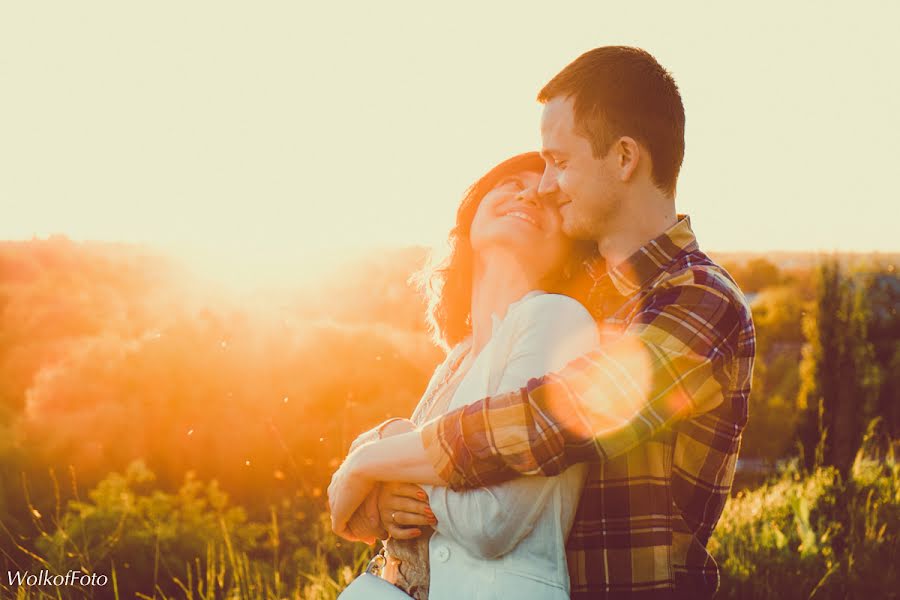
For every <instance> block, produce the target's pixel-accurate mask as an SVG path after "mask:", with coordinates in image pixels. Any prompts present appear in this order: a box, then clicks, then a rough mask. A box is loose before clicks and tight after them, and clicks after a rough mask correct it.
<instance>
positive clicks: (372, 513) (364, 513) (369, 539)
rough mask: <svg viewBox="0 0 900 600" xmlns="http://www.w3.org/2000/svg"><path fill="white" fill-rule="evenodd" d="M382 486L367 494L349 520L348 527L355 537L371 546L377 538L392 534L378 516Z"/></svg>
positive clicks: (380, 538)
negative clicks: (386, 529)
mask: <svg viewBox="0 0 900 600" xmlns="http://www.w3.org/2000/svg"><path fill="white" fill-rule="evenodd" d="M380 488H381V486H380V485H378V486H376V487H375V489H374V490H373V491H372V493H371V494H369V495H368V496H366V501H365V502H363V505H362V506H360V507H359V508H357V509H356V512H354V513H353V516H352V517H350V521H348V522H347V528H348V529H349V530H350V533H351V534H352V535H353V537H354V538H355V539H357V540H360V541H362V542H365V543H366V544H368V545H370V546H371V545H372V544H374V543H375V542H376V541H377V540H384V539H387V538H388V535H390V534H388V532H387V531H385V530H384V528H383V527H382V525H381V521H380V518H379V516H378V497H379V492H380Z"/></svg>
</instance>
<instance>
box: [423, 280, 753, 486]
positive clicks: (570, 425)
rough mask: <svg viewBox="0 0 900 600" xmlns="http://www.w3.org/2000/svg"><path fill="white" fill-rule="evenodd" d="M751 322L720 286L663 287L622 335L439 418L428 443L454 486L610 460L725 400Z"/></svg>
mask: <svg viewBox="0 0 900 600" xmlns="http://www.w3.org/2000/svg"><path fill="white" fill-rule="evenodd" d="M747 326H750V325H749V322H748V321H747V320H746V319H744V318H742V307H740V306H739V305H737V304H736V302H735V300H734V299H733V298H731V297H729V296H727V295H726V294H724V293H723V292H722V291H720V290H717V289H715V288H713V287H709V286H703V285H698V284H695V283H689V284H686V285H678V286H673V287H669V288H666V289H661V290H658V291H656V292H654V293H653V295H652V296H651V297H650V298H648V299H647V300H645V305H644V307H643V308H642V309H641V310H640V313H639V314H638V315H636V317H635V319H634V320H633V321H632V322H631V324H630V325H629V326H628V328H627V330H626V331H625V333H624V334H623V335H622V336H621V337H620V338H618V339H617V340H616V341H615V342H613V343H609V344H607V345H606V346H605V347H602V348H601V349H600V350H598V351H596V352H592V353H590V354H588V355H586V356H583V357H581V358H579V359H577V360H576V361H574V362H572V363H571V364H569V365H568V366H567V367H565V368H564V369H563V370H562V371H560V372H559V373H557V374H551V375H546V376H544V377H541V378H539V379H533V380H532V381H530V382H529V384H528V386H527V387H526V388H523V389H522V390H519V391H518V392H514V393H511V394H506V395H502V396H497V397H493V398H487V399H484V400H481V401H479V402H476V403H474V404H470V405H468V406H465V407H463V408H460V409H458V410H455V411H452V412H449V413H447V414H445V415H443V416H442V417H440V418H438V419H435V420H434V421H432V422H430V423H428V424H426V425H425V426H424V427H423V430H422V446H423V447H424V449H425V451H426V453H427V455H428V460H429V462H430V463H431V464H432V465H433V467H434V470H435V471H436V472H437V473H438V474H439V475H440V477H441V478H442V479H443V480H444V481H445V482H446V483H447V484H448V485H450V486H451V487H452V488H454V489H464V488H473V487H482V486H486V485H493V484H497V483H501V482H503V481H507V480H510V479H513V478H515V477H519V476H521V475H535V474H538V475H545V476H551V475H556V474H558V473H560V472H562V471H563V470H565V469H566V468H567V467H569V466H570V465H572V464H575V463H578V462H584V461H598V460H599V461H606V460H608V459H610V458H612V457H615V456H618V455H620V454H622V453H624V452H627V451H628V450H630V449H632V448H634V447H635V446H637V445H638V444H640V443H641V442H643V441H644V440H647V439H648V438H650V437H652V436H653V435H654V434H656V433H657V432H658V431H659V430H660V429H662V428H664V427H666V426H667V425H669V424H671V423H672V422H673V421H674V420H677V419H679V418H682V417H684V416H686V415H690V414H699V413H702V412H706V411H709V410H711V409H713V408H715V407H716V406H717V405H718V404H720V403H721V402H722V399H723V384H725V382H727V381H728V379H729V377H730V373H729V370H730V369H731V368H732V364H733V358H734V356H735V353H736V352H737V351H738V349H737V347H736V346H737V344H738V339H739V337H740V336H739V333H740V330H741V328H742V327H747ZM411 458H412V457H408V459H411Z"/></svg>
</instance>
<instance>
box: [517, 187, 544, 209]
mask: <svg viewBox="0 0 900 600" xmlns="http://www.w3.org/2000/svg"><path fill="white" fill-rule="evenodd" d="M516 200H519V201H520V202H526V203H528V204H531V205H532V206H538V205H540V203H541V199H540V198H539V197H538V191H537V188H536V187H527V188H525V189H524V190H522V191H521V192H519V193H518V194H516Z"/></svg>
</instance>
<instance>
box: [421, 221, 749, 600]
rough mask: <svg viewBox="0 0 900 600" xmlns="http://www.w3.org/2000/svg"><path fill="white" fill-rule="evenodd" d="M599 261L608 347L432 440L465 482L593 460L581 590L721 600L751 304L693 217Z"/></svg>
mask: <svg viewBox="0 0 900 600" xmlns="http://www.w3.org/2000/svg"><path fill="white" fill-rule="evenodd" d="M588 270H589V272H590V273H591V275H592V277H593V279H594V286H593V289H592V291H591V294H590V297H589V302H588V308H589V309H590V310H591V312H592V313H593V314H594V316H595V318H596V319H597V321H598V324H599V327H600V334H601V335H600V339H601V345H600V349H598V350H596V351H595V352H592V353H591V354H589V355H586V356H583V357H581V358H579V359H577V360H576V361H574V362H572V363H571V364H569V365H568V366H567V367H565V368H564V369H563V370H562V371H560V372H559V373H556V374H548V375H545V376H543V377H540V378H537V379H533V380H531V381H530V382H529V384H528V386H527V387H526V388H523V389H522V390H520V391H519V392H514V393H510V394H505V395H500V396H497V397H493V398H487V399H485V400H482V401H480V402H476V403H474V404H470V405H468V406H465V407H462V408H460V409H458V410H455V411H452V412H449V413H447V414H446V415H444V416H442V417H440V418H439V419H436V420H434V421H431V422H430V423H428V424H427V425H425V427H424V428H423V431H422V439H423V442H424V444H425V448H426V450H427V452H428V455H429V457H430V459H431V461H432V462H433V464H434V465H435V467H436V468H437V471H438V473H440V474H441V475H442V477H443V478H444V479H445V480H446V481H447V483H448V485H450V486H451V487H452V488H454V489H465V488H473V487H482V486H487V485H492V484H497V483H501V482H503V481H507V480H510V479H513V478H515V477H518V476H520V475H522V474H526V475H531V474H539V475H546V476H552V475H556V474H558V473H560V472H561V471H563V470H564V469H566V468H567V467H569V466H570V465H572V464H575V463H578V462H585V461H586V462H588V463H590V465H589V475H588V479H587V482H586V484H585V488H584V492H583V493H582V496H581V501H580V503H579V507H578V512H577V514H576V516H575V523H574V525H573V527H572V530H571V532H570V534H569V539H568V544H567V559H568V565H569V575H570V580H571V586H572V597H573V598H610V599H612V598H629V599H643V598H653V599H656V598H704V597H710V596H712V595H713V594H714V593H715V591H716V589H717V587H718V569H717V567H716V564H715V561H714V560H713V558H712V557H711V556H710V555H709V553H708V552H707V550H706V544H707V542H708V540H709V537H710V535H711V534H712V531H713V528H714V527H715V526H716V522H717V521H718V520H719V516H720V515H721V514H722V508H723V507H724V505H725V500H726V499H727V497H728V494H729V491H730V489H731V484H732V480H733V477H734V468H735V463H736V461H737V455H738V450H739V448H740V443H741V432H742V431H743V429H744V425H745V424H746V422H747V397H748V395H749V393H750V377H751V371H752V368H753V357H754V352H755V337H754V330H753V322H752V320H751V316H750V309H749V307H748V305H747V302H746V300H745V299H744V296H743V294H742V293H741V291H740V290H739V289H738V287H737V285H736V284H735V283H734V281H733V280H732V279H731V277H730V276H729V275H728V273H727V272H725V271H724V270H723V269H722V268H721V267H719V266H718V265H716V264H715V263H714V262H712V260H710V259H709V257H707V256H706V255H705V254H704V253H702V252H701V251H700V249H699V247H698V245H697V241H696V238H695V237H694V234H693V232H692V231H691V227H690V221H689V219H688V218H687V217H683V216H682V217H679V220H678V222H677V224H676V225H674V226H673V227H672V228H671V229H670V230H669V231H667V232H666V233H664V234H663V235H661V236H659V237H658V238H656V239H654V240H652V241H651V242H649V243H648V244H646V245H645V246H644V247H642V248H641V249H640V250H638V251H637V252H636V253H635V254H633V255H632V256H631V257H630V258H629V259H628V260H626V261H625V262H624V263H622V264H620V265H618V266H617V267H615V268H613V269H609V270H607V268H606V265H605V263H604V262H603V261H602V259H600V260H598V261H597V262H595V263H592V264H589V265H588ZM535 375H538V374H537V373H535Z"/></svg>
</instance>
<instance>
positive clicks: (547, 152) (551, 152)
mask: <svg viewBox="0 0 900 600" xmlns="http://www.w3.org/2000/svg"><path fill="white" fill-rule="evenodd" d="M564 154H565V153H564V152H562V151H561V150H557V149H556V148H541V156H543V157H544V158H547V157H548V156H549V157H550V158H557V157H560V156H563V155H564Z"/></svg>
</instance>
